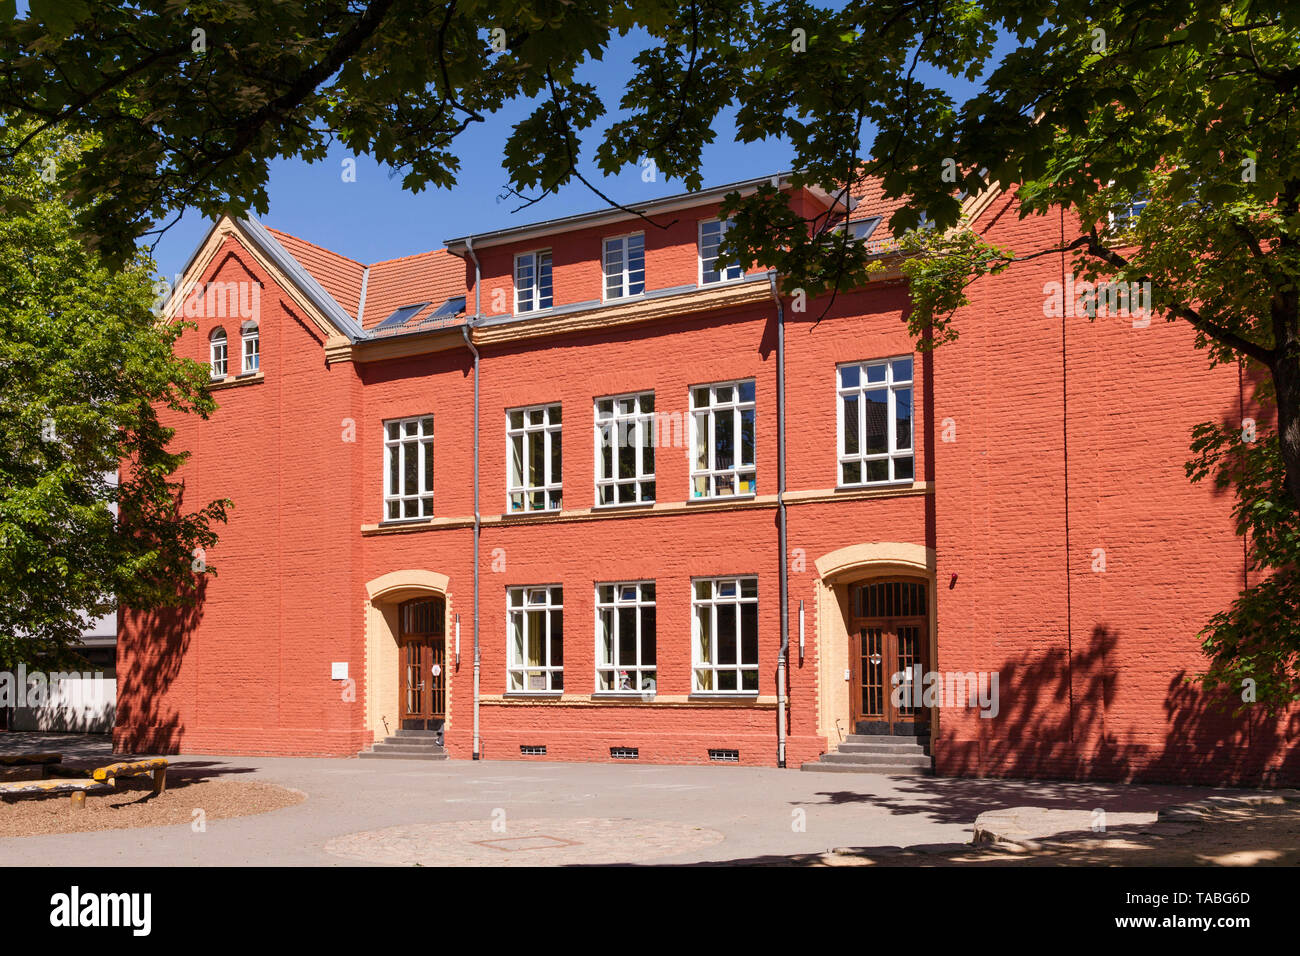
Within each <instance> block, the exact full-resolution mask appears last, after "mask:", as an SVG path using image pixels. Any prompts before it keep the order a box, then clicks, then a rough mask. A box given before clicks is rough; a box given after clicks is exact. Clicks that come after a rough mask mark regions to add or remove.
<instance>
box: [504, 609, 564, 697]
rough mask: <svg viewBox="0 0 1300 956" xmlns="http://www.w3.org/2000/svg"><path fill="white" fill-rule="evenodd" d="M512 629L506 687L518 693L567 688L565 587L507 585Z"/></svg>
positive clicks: (508, 624)
mask: <svg viewBox="0 0 1300 956" xmlns="http://www.w3.org/2000/svg"><path fill="white" fill-rule="evenodd" d="M506 593H507V609H506V613H507V617H508V621H507V627H508V628H509V631H510V641H509V645H508V646H509V650H510V653H509V660H508V662H507V668H506V672H507V677H506V689H507V690H508V691H515V692H516V693H530V692H531V693H546V692H548V691H562V690H564V588H562V587H560V586H559V585H544V586H538V587H517V588H507V590H506Z"/></svg>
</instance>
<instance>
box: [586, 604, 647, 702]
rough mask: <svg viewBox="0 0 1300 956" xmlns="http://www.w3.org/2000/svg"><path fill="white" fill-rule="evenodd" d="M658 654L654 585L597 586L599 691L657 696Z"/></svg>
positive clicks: (597, 682) (597, 666)
mask: <svg viewBox="0 0 1300 956" xmlns="http://www.w3.org/2000/svg"><path fill="white" fill-rule="evenodd" d="M657 650H658V649H657V647H656V642H655V585H654V582H653V581H626V582H621V583H618V584H597V585H596V690H597V691H599V692H601V693H611V694H621V693H628V694H653V693H654V691H655V685H656V684H657V683H658V677H657V674H658V672H657V669H656V665H655V661H656V655H657Z"/></svg>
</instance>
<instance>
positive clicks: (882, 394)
mask: <svg viewBox="0 0 1300 956" xmlns="http://www.w3.org/2000/svg"><path fill="white" fill-rule="evenodd" d="M888 396H889V393H888V392H886V391H885V390H884V389H883V388H881V389H872V390H871V391H869V392H865V393H864V394H863V400H864V405H863V409H864V411H865V413H866V414H865V417H866V422H865V430H866V435H865V438H866V444H867V447H866V452H867V454H869V455H876V454H881V453H883V452H886V451H888V450H889V446H888V444H887V441H888V434H889V430H888V428H887V426H886V424H885V416H886V415H887V414H888V411H887V410H888V407H889V397H888Z"/></svg>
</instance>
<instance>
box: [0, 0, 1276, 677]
mask: <svg viewBox="0 0 1300 956" xmlns="http://www.w3.org/2000/svg"><path fill="white" fill-rule="evenodd" d="M31 8H32V13H31V16H30V17H27V18H25V19H21V20H20V19H17V18H16V17H14V16H12V13H11V16H10V17H9V18H8V19H6V20H5V21H3V22H0V110H10V111H12V112H13V113H14V115H16V116H19V117H22V118H23V119H25V120H28V121H30V122H32V123H34V124H38V125H37V127H36V128H56V127H57V128H61V129H64V130H67V131H71V132H73V133H82V132H90V131H93V132H94V133H95V134H96V136H97V137H98V139H97V140H96V142H95V143H94V145H93V146H91V148H90V151H89V152H88V153H87V154H86V161H85V162H84V163H83V164H81V165H80V166H79V167H78V168H77V169H76V170H75V171H72V172H71V174H70V177H69V186H70V188H71V189H72V191H73V195H74V196H75V197H76V200H77V202H76V205H77V206H78V208H79V209H80V210H81V222H82V224H83V225H84V226H85V227H86V228H87V229H88V230H89V231H90V234H91V235H92V236H93V237H95V239H96V240H97V241H98V242H100V243H101V244H102V245H103V247H104V248H105V249H106V250H107V251H108V252H110V253H112V254H113V255H115V256H118V257H121V256H124V255H127V254H129V251H130V250H131V249H132V248H133V245H132V244H133V243H134V241H135V240H136V238H137V237H138V236H139V235H140V234H142V233H144V232H146V231H148V230H149V229H150V227H151V226H152V225H153V224H154V223H155V222H161V221H165V220H166V218H167V217H168V216H169V215H172V214H174V213H176V212H178V211H179V210H180V209H182V208H184V207H187V206H189V207H196V208H198V209H199V210H201V211H202V212H203V213H205V214H207V215H213V216H215V215H217V214H220V213H223V212H231V213H238V212H242V211H244V210H245V209H247V208H252V209H255V210H257V211H259V212H265V211H266V207H267V201H268V200H267V195H266V182H267V175H268V164H269V163H270V161H272V160H273V159H275V158H276V157H282V156H300V157H304V158H307V159H319V158H321V157H323V156H324V155H325V152H326V150H327V148H328V147H329V145H330V144H331V142H333V141H335V140H337V141H338V142H340V143H342V144H343V145H344V146H345V147H346V148H348V149H349V150H351V151H353V152H354V153H366V154H369V155H371V156H373V157H374V158H375V159H377V160H379V161H380V162H383V163H388V164H391V165H392V166H394V167H396V168H398V169H400V170H402V171H403V172H404V176H405V178H404V180H403V182H404V185H406V186H407V187H408V188H410V189H415V190H418V189H421V188H423V187H425V186H428V185H433V186H440V187H445V186H450V185H452V184H454V182H455V179H456V175H457V173H458V171H459V170H460V162H461V159H460V157H459V156H458V154H457V151H456V138H457V136H458V135H459V134H460V133H461V132H462V131H464V130H465V129H466V128H467V127H468V126H469V125H470V124H473V123H478V122H482V121H483V120H485V119H486V118H487V117H488V116H490V115H491V114H492V113H493V112H494V111H496V110H499V109H500V108H502V107H503V106H504V105H506V104H507V103H509V102H511V101H514V100H520V101H525V102H527V103H529V104H531V111H530V112H529V113H528V115H527V116H525V117H524V119H522V120H521V121H520V122H519V123H518V124H517V125H516V126H515V128H514V131H513V134H512V135H511V137H510V138H509V140H508V142H507V146H506V150H505V155H504V168H505V173H506V176H507V178H508V180H509V186H510V188H512V189H514V190H516V191H518V192H519V193H520V194H521V195H531V196H532V197H534V198H537V197H540V196H544V195H546V194H548V193H551V192H554V191H556V190H558V189H560V188H562V187H564V186H565V185H566V184H568V183H570V182H573V181H575V180H582V181H587V180H588V176H587V175H586V172H585V171H584V170H586V169H587V168H588V167H587V166H586V165H584V164H586V163H594V165H595V168H597V169H599V170H600V171H601V172H604V173H606V174H613V173H617V172H619V171H621V170H623V169H625V168H627V167H628V166H630V165H641V164H644V163H653V164H654V165H655V167H656V168H657V170H658V171H659V173H660V174H662V175H664V176H667V177H671V178H675V179H679V180H680V181H681V182H682V183H683V184H684V185H685V186H686V187H687V188H691V189H694V188H696V187H698V186H700V185H701V184H702V177H703V172H702V171H703V162H702V156H703V150H704V149H705V148H706V147H707V146H708V144H709V143H710V142H711V141H712V140H713V138H714V136H715V133H714V130H715V129H717V128H718V126H719V125H720V124H719V119H720V118H721V117H722V116H723V115H724V113H725V112H726V111H734V116H735V123H736V130H737V132H736V135H737V138H738V140H739V141H741V142H744V143H753V142H759V141H762V140H764V139H768V138H774V137H775V138H781V139H783V140H785V141H787V142H789V143H790V144H791V146H792V149H793V156H794V163H793V165H794V167H795V170H796V172H795V176H794V179H795V182H796V184H801V183H802V184H817V185H828V186H832V187H833V186H844V185H850V186H852V185H857V184H860V183H861V182H863V181H864V180H865V179H867V178H875V179H877V180H879V182H880V183H882V184H883V188H884V190H885V194H886V196H888V197H894V198H899V197H901V198H904V199H905V200H906V202H905V203H904V204H903V206H902V208H900V209H899V211H898V212H897V213H895V214H894V215H893V217H892V220H891V226H892V227H893V231H894V234H895V235H898V236H902V237H903V238H902V240H901V248H900V250H899V251H901V252H902V253H903V254H905V255H907V256H908V258H909V266H908V270H909V275H910V277H911V280H912V282H911V285H912V292H913V297H914V303H915V305H914V309H913V313H912V316H911V318H910V319H909V321H910V323H911V328H912V331H913V332H914V333H916V334H917V336H918V338H919V339H921V340H922V341H927V342H930V343H934V344H941V343H942V342H945V341H950V340H951V339H952V338H954V337H955V336H957V335H959V334H960V329H959V328H956V327H955V326H953V324H952V312H953V308H954V307H955V306H956V305H959V304H961V302H962V301H963V297H964V295H963V290H964V289H965V288H966V286H967V285H968V284H969V283H970V282H971V281H974V280H975V279H976V278H978V277H979V276H980V275H985V274H988V273H989V272H991V271H997V270H998V269H1001V268H1005V267H1006V266H1007V265H1008V264H1009V263H1010V262H1012V261H1015V260H1016V259H1017V258H1023V257H1026V256H1031V255H1044V254H1050V253H1052V252H1054V251H1055V250H1050V249H1048V250H1044V249H1035V250H1021V249H1017V250H1008V249H995V248H992V247H989V246H988V245H987V244H985V243H984V242H983V240H981V239H980V238H979V237H978V236H976V235H974V234H972V233H969V232H968V231H967V230H965V228H964V224H963V223H962V222H961V208H962V207H961V198H962V196H963V195H969V194H970V193H971V192H972V191H975V190H979V189H982V188H984V186H985V184H986V183H993V182H995V183H998V184H1000V186H1001V187H1002V188H1005V189H1013V190H1015V192H1016V193H1017V195H1018V198H1019V200H1020V208H1021V211H1022V214H1024V215H1046V214H1048V213H1049V212H1055V211H1057V210H1059V209H1065V210H1068V211H1069V215H1070V217H1071V221H1072V222H1075V221H1077V222H1081V223H1082V225H1083V235H1082V236H1079V237H1077V238H1072V239H1070V240H1068V246H1069V251H1070V253H1071V255H1072V257H1073V258H1074V261H1075V269H1076V271H1077V272H1079V273H1080V274H1082V275H1083V276H1085V277H1086V276H1093V277H1100V276H1106V277H1109V278H1111V279H1113V280H1114V281H1122V282H1125V283H1129V282H1139V283H1146V282H1149V283H1150V284H1151V289H1152V298H1153V303H1154V306H1155V308H1156V310H1157V312H1158V315H1159V317H1160V319H1161V320H1162V321H1165V320H1168V321H1182V322H1187V323H1190V324H1191V325H1192V326H1193V327H1194V328H1195V329H1196V331H1197V336H1198V338H1197V344H1198V345H1200V346H1202V347H1204V348H1205V349H1207V351H1208V354H1209V356H1210V358H1211V360H1213V361H1218V362H1223V361H1237V360H1241V359H1248V360H1250V361H1252V362H1254V363H1256V364H1257V367H1259V368H1261V369H1263V370H1264V373H1265V375H1266V377H1267V379H1268V381H1269V383H1270V392H1269V394H1270V395H1271V396H1272V399H1271V403H1272V405H1271V407H1272V410H1273V412H1274V416H1273V417H1274V419H1275V421H1274V426H1270V427H1271V428H1272V431H1271V434H1272V435H1273V437H1272V438H1268V437H1264V438H1263V439H1262V444H1261V446H1260V447H1261V448H1262V447H1265V446H1266V445H1269V443H1270V442H1272V443H1273V445H1271V446H1269V447H1276V450H1277V459H1276V467H1277V468H1278V469H1280V471H1279V472H1278V476H1279V483H1278V484H1277V485H1276V487H1274V486H1273V485H1270V486H1269V487H1270V489H1271V490H1272V492H1275V493H1276V494H1278V495H1282V496H1284V497H1285V498H1286V499H1289V504H1288V505H1286V506H1285V508H1283V512H1284V513H1286V514H1288V515H1290V516H1291V517H1290V519H1288V520H1294V516H1295V514H1296V512H1297V510H1300V289H1298V287H1297V281H1296V279H1297V272H1298V271H1300V258H1298V254H1297V249H1298V248H1300V244H1298V243H1297V232H1298V231H1300V169H1298V168H1297V165H1296V162H1295V159H1294V156H1295V149H1296V145H1297V142H1298V141H1300V119H1298V117H1300V110H1297V109H1296V107H1297V97H1300V6H1297V5H1296V4H1294V3H1291V2H1285V0H1230V2H1224V0H1148V2H1144V3H1142V4H1133V3H1131V2H1127V0H871V2H867V0H851V2H847V3H843V4H839V5H836V6H834V7H826V6H823V5H819V4H816V3H812V2H809V0H784V2H770V3H764V2H756V0H690V2H687V3H679V2H673V3H668V2H666V0H618V2H613V3H596V2H590V0H509V2H492V3H488V2H486V0H447V2H438V3H434V2H430V0H369V2H359V0H353V2H346V0H315V2H308V3H301V4H289V3H261V2H254V0H200V2H195V3H189V4H175V3H172V2H170V0H141V2H138V3H133V4H131V5H129V6H128V5H113V4H97V3H92V2H90V0H35V2H33V3H32V5H31ZM10 10H11V11H12V5H11V7H10ZM630 30H636V31H640V34H641V35H643V36H644V38H645V40H646V42H645V46H644V49H643V51H642V52H641V53H640V54H639V55H638V56H636V57H635V59H634V61H633V62H632V63H631V65H630V66H631V69H630V74H631V75H630V77H629V79H628V82H627V84H626V87H625V88H624V89H622V90H619V91H614V90H598V89H595V88H594V87H593V86H592V85H590V84H589V83H585V82H580V81H579V80H578V78H577V70H578V68H579V67H580V66H581V64H582V63H583V62H585V61H587V60H589V59H599V58H601V57H603V56H604V54H605V51H606V50H607V48H608V45H609V41H610V39H611V37H613V36H615V35H619V34H623V33H626V32H627V31H630ZM956 80H963V81H968V82H975V83H976V84H977V88H976V92H974V93H973V94H971V95H969V96H961V95H957V94H955V93H954V92H952V90H953V89H954V88H956V84H954V82H953V81H956ZM616 97H617V107H616V108H615V105H614V104H615V99H616ZM615 109H616V110H617V112H616V115H614V116H612V117H611V119H612V122H611V123H610V124H609V126H608V128H607V129H606V131H605V133H604V134H603V135H602V136H601V137H600V138H599V141H598V142H597V143H596V145H595V147H594V149H593V150H592V154H591V156H589V157H588V156H586V155H584V153H583V146H584V134H585V133H587V132H589V131H591V130H592V129H593V128H594V127H595V125H596V124H597V123H598V122H600V121H601V120H602V118H604V117H605V116H606V115H607V113H610V112H613V111H614V110H615ZM14 145H21V147H22V148H21V150H19V152H23V153H27V154H30V153H31V149H32V143H24V144H14ZM13 149H14V146H13V145H11V147H10V151H11V152H12V151H13ZM618 198H623V197H610V199H611V201H612V200H614V199H618ZM1134 202H1146V206H1145V209H1144V211H1143V212H1142V215H1141V216H1139V217H1137V218H1136V219H1133V218H1132V217H1130V216H1127V215H1125V214H1124V211H1125V210H1127V209H1130V208H1131V206H1132V205H1133V203H1134ZM725 208H726V209H727V211H728V212H729V213H730V214H731V215H732V216H733V217H734V221H735V228H733V229H732V230H731V231H730V232H729V233H728V234H727V237H726V240H725V242H724V247H723V252H724V254H725V255H727V256H731V257H734V258H736V259H740V260H744V261H756V262H762V263H764V264H766V265H768V266H770V267H773V268H775V269H776V270H777V271H778V272H779V273H780V274H781V276H782V279H783V283H784V285H785V287H786V288H787V289H794V288H799V289H802V290H804V292H805V293H806V294H807V295H809V296H813V295H817V294H819V293H823V292H829V291H833V290H835V289H838V288H845V287H849V286H852V285H856V284H858V283H860V282H861V281H862V280H863V279H865V278H866V277H867V276H868V275H869V273H870V271H871V269H872V268H873V260H872V256H871V254H870V250H868V249H867V248H865V247H864V246H863V245H862V244H858V243H854V242H850V241H848V240H847V238H846V237H845V235H844V233H843V232H842V231H839V230H837V229H836V228H834V227H835V225H836V224H835V223H834V222H833V221H830V220H829V219H825V218H817V219H814V220H812V221H808V220H805V219H802V218H800V217H799V216H797V215H795V214H794V213H793V212H792V211H791V209H790V208H789V207H788V206H787V205H786V204H785V203H783V202H782V201H781V200H780V198H779V197H778V196H777V195H776V194H775V191H774V190H772V189H759V190H757V191H755V192H753V193H750V194H748V195H743V196H742V195H733V196H731V197H729V199H728V201H727V203H726V206H725ZM1116 210H1119V211H1120V213H1121V214H1120V215H1119V216H1118V217H1115V216H1113V213H1114V212H1115V211H1116ZM923 213H924V214H925V215H926V217H927V219H928V221H929V223H932V224H933V226H934V228H933V229H930V230H923V231H913V232H910V233H909V232H908V230H909V229H913V228H914V227H916V226H917V225H918V224H919V223H920V222H921V215H922V214H923ZM1250 460H1251V461H1255V459H1254V458H1253V457H1252V458H1251V459H1250ZM1256 464H1258V465H1259V466H1260V467H1263V463H1262V462H1256ZM1241 493H1242V495H1243V498H1242V500H1243V501H1247V500H1251V495H1252V494H1253V493H1254V492H1253V490H1252V489H1251V488H1246V487H1243V488H1242V491H1241ZM1279 507H1281V505H1280V499H1279ZM1274 557H1276V558H1277V559H1278V560H1283V559H1282V558H1281V556H1278V555H1275V556H1274ZM1285 560H1290V561H1294V556H1292V557H1291V558H1287V559H1285ZM1286 566H1288V565H1285V564H1281V565H1279V564H1273V565H1271V567H1273V568H1274V569H1281V568H1283V567H1286ZM1268 586H1269V587H1275V586H1280V584H1279V585H1268ZM1265 597H1266V595H1264V594H1263V592H1260V600H1261V601H1264V599H1265ZM1265 603H1266V602H1265ZM1248 604H1250V602H1247V603H1245V604H1243V603H1241V602H1239V605H1238V607H1239V611H1240V613H1239V614H1238V615H1237V617H1236V618H1235V620H1237V621H1238V622H1239V623H1240V625H1241V626H1242V627H1244V628H1251V627H1254V628H1255V632H1256V633H1259V634H1261V635H1264V636H1263V637H1261V639H1263V640H1267V636H1266V635H1265V630H1264V629H1265V628H1266V627H1267V621H1266V620H1264V619H1263V618H1253V619H1252V617H1251V615H1250V614H1249V613H1247V612H1248V611H1249V607H1248ZM1250 606H1254V605H1253V604H1251V605H1250ZM1252 620H1253V622H1254V623H1252ZM1222 646H1223V647H1225V648H1226V647H1229V644H1223V645H1222ZM1233 646H1240V645H1239V644H1238V645H1233ZM1279 686H1280V685H1279ZM1290 687H1291V690H1290V691H1289V693H1290V694H1291V695H1292V696H1295V695H1296V694H1297V693H1300V677H1297V675H1296V674H1295V672H1294V670H1292V674H1291V683H1290ZM1284 696H1285V695H1284Z"/></svg>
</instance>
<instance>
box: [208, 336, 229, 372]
mask: <svg viewBox="0 0 1300 956" xmlns="http://www.w3.org/2000/svg"><path fill="white" fill-rule="evenodd" d="M208 365H209V366H211V369H212V373H211V374H212V377H213V378H225V377H226V330H225V329H223V328H220V327H218V328H215V329H213V330H212V334H211V335H209V336H208Z"/></svg>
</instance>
